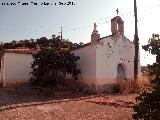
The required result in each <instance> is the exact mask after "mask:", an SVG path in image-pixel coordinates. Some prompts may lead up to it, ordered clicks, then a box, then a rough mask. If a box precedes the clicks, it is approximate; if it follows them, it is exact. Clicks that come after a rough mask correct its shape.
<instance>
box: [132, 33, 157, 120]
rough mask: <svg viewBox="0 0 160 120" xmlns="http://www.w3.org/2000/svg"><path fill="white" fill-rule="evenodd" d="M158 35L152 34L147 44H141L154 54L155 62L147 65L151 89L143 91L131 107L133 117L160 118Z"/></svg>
mask: <svg viewBox="0 0 160 120" xmlns="http://www.w3.org/2000/svg"><path fill="white" fill-rule="evenodd" d="M159 36H160V35H158V34H153V35H152V38H150V39H149V41H148V44H147V45H144V46H142V48H143V49H144V50H145V51H149V52H150V53H151V54H153V55H156V62H155V63H153V64H152V65H148V66H147V69H148V75H149V76H150V77H151V84H152V86H153V89H152V90H151V91H143V92H142V94H141V95H139V96H138V97H137V98H136V100H137V101H139V104H137V105H135V106H134V107H133V109H134V112H135V113H134V114H133V118H134V119H142V118H143V119H145V120H160V38H159Z"/></svg>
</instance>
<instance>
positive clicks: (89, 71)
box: [73, 45, 96, 85]
mask: <svg viewBox="0 0 160 120" xmlns="http://www.w3.org/2000/svg"><path fill="white" fill-rule="evenodd" d="M73 52H74V54H75V55H76V56H80V60H79V62H78V63H79V68H80V70H81V73H80V74H79V76H78V79H79V80H80V81H83V82H85V83H87V84H89V85H91V84H94V83H95V80H96V51H95V46H91V45H90V46H86V47H83V48H80V49H77V50H75V51H73Z"/></svg>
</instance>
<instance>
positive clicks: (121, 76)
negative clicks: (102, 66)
mask: <svg viewBox="0 0 160 120" xmlns="http://www.w3.org/2000/svg"><path fill="white" fill-rule="evenodd" d="M117 80H126V70H125V68H124V65H123V64H121V63H120V64H118V66H117Z"/></svg>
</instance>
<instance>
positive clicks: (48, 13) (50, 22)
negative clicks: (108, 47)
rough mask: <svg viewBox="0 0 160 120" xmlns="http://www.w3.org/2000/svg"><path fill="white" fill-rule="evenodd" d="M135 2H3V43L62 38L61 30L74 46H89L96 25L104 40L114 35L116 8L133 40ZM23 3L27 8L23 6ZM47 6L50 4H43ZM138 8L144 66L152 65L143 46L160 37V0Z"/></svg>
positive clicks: (0, 19) (147, 0) (146, 1)
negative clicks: (60, 36)
mask: <svg viewBox="0 0 160 120" xmlns="http://www.w3.org/2000/svg"><path fill="white" fill-rule="evenodd" d="M18 2H19V3H18ZM68 2H71V5H59V4H60V3H63V4H65V3H66V4H69V3H68ZM72 2H73V5H72ZM133 2H134V0H73V1H72V0H70V1H68V0H31V1H30V0H1V1H0V42H10V41H12V40H17V41H19V40H24V39H31V38H33V39H37V38H41V37H47V38H51V37H52V35H53V34H54V35H60V31H61V27H62V28H63V38H64V39H69V40H70V41H71V42H73V43H79V42H83V43H88V42H90V37H91V33H92V31H93V24H94V23H95V22H96V23H97V29H98V32H99V34H100V36H101V37H105V36H108V35H110V34H111V22H110V21H111V19H112V18H113V17H115V16H116V15H117V13H116V9H117V8H118V9H119V14H118V15H119V16H121V17H122V19H123V21H124V35H125V36H126V37H127V38H129V39H130V40H131V41H133V38H134V9H133V7H134V5H133ZM2 3H3V5H2ZM4 3H5V5H4ZM7 3H8V4H9V5H7ZM11 3H16V5H13V4H12V5H11ZM23 3H28V5H22V4H23ZM34 3H37V5H34ZM45 3H50V4H49V5H44V4H45ZM51 4H52V5H51ZM55 4H56V5H55ZM137 7H138V33H139V41H140V61H141V65H147V64H152V63H153V62H154V61H155V56H152V55H150V54H149V53H147V52H145V51H144V50H142V47H141V46H142V45H145V44H147V42H148V40H149V38H150V37H151V36H152V33H158V34H160V29H159V26H160V22H159V21H160V17H159V11H160V1H159V0H154V1H153V0H137Z"/></svg>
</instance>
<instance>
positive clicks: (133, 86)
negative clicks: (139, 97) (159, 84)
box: [116, 75, 151, 95]
mask: <svg viewBox="0 0 160 120" xmlns="http://www.w3.org/2000/svg"><path fill="white" fill-rule="evenodd" d="M116 87H117V89H118V90H119V92H120V93H121V94H123V95H128V94H133V93H141V92H142V91H143V90H151V84H150V81H149V77H148V76H146V75H143V76H141V77H139V78H138V79H137V80H122V81H118V82H117V85H116Z"/></svg>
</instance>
